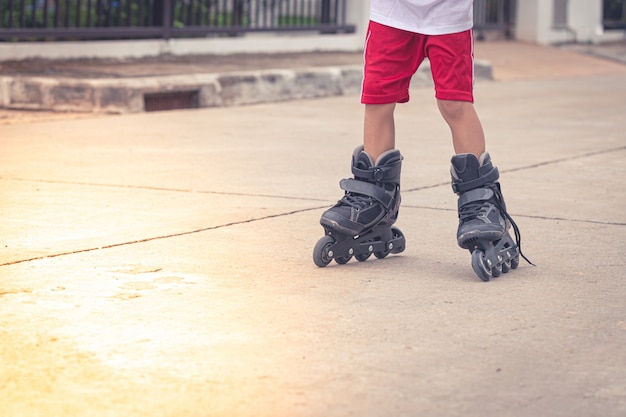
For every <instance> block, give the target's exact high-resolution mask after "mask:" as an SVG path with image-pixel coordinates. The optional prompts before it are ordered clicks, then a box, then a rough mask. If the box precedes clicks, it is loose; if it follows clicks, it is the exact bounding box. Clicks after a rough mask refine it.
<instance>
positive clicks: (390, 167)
mask: <svg viewBox="0 0 626 417" xmlns="http://www.w3.org/2000/svg"><path fill="white" fill-rule="evenodd" d="M401 166H402V160H398V161H396V162H393V163H390V164H386V165H379V166H375V167H372V168H368V169H360V168H357V167H355V166H353V167H352V173H353V174H354V176H355V177H358V178H362V179H365V180H370V181H382V182H385V180H390V181H389V182H400V168H401Z"/></svg>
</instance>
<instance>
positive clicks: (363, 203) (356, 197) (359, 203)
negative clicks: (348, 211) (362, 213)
mask: <svg viewBox="0 0 626 417" xmlns="http://www.w3.org/2000/svg"><path fill="white" fill-rule="evenodd" d="M338 204H340V205H342V206H348V207H351V208H355V209H357V210H360V209H363V208H365V207H368V206H370V205H371V204H372V197H370V196H366V195H364V194H357V193H345V194H344V196H343V197H342V198H341V200H339V202H338Z"/></svg>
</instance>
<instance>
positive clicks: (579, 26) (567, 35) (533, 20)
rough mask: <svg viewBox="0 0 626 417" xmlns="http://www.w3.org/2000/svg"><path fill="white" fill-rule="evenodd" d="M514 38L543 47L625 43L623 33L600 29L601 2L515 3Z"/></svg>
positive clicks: (529, 0) (555, 0) (537, 0)
mask: <svg viewBox="0 0 626 417" xmlns="http://www.w3.org/2000/svg"><path fill="white" fill-rule="evenodd" d="M515 38H516V39H518V40H522V41H528V42H534V43H539V44H544V45H547V44H555V43H565V42H580V43H600V42H607V41H615V40H622V39H623V40H626V33H625V32H624V31H623V30H616V31H605V30H604V29H603V27H602V0H523V1H518V2H517V22H516V31H515Z"/></svg>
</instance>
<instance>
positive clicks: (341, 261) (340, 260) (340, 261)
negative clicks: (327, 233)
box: [335, 256, 352, 265]
mask: <svg viewBox="0 0 626 417" xmlns="http://www.w3.org/2000/svg"><path fill="white" fill-rule="evenodd" d="M350 259H352V256H340V257H338V258H335V262H337V263H338V264H339V265H343V264H347V263H348V262H349V261H350Z"/></svg>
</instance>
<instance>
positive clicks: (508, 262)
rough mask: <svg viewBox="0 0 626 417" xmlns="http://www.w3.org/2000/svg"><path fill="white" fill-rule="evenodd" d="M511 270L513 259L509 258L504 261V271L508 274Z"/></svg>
mask: <svg viewBox="0 0 626 417" xmlns="http://www.w3.org/2000/svg"><path fill="white" fill-rule="evenodd" d="M510 270H511V260H510V259H508V260H506V261H504V262H502V272H503V273H505V274H506V273H507V272H509V271H510Z"/></svg>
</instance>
